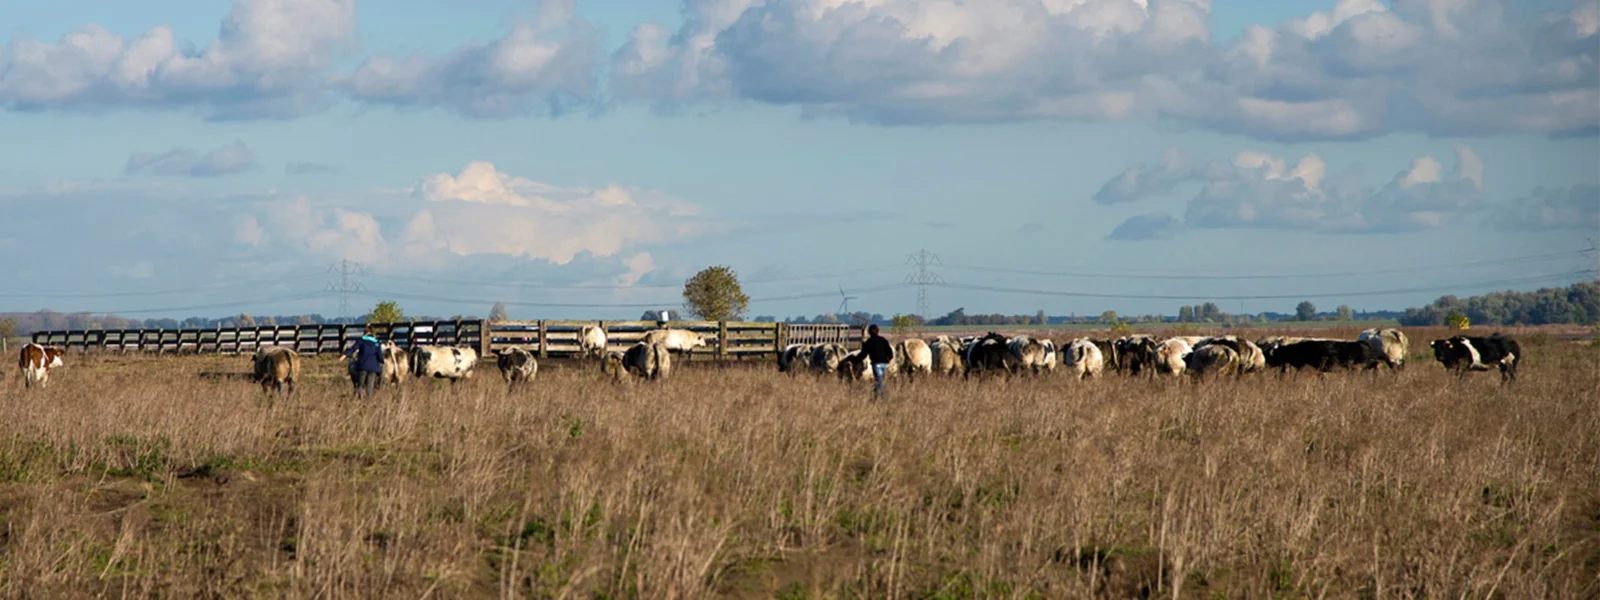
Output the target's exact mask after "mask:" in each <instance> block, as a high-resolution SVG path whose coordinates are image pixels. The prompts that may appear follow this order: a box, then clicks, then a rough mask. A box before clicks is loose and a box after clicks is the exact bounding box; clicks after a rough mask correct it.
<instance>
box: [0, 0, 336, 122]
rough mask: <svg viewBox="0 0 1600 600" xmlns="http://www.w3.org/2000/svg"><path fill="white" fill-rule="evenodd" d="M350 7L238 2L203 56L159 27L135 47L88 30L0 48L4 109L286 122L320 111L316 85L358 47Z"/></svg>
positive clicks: (327, 2) (328, 1)
mask: <svg viewBox="0 0 1600 600" xmlns="http://www.w3.org/2000/svg"><path fill="white" fill-rule="evenodd" d="M355 23H356V16H355V0H236V1H235V2H234V4H233V7H232V9H231V10H230V11H229V12H228V15H227V16H226V17H225V18H224V20H223V22H222V26H221V29H220V31H219V33H218V35H217V39H216V40H215V41H213V42H211V43H210V44H208V45H206V46H205V47H204V48H201V49H198V50H196V49H193V48H190V47H187V46H186V44H184V43H182V42H179V41H178V40H177V39H176V37H175V36H174V34H173V31H172V28H171V27H167V26H159V27H156V28H153V29H151V30H149V31H146V32H145V33H143V34H142V35H140V36H138V37H137V38H135V39H133V40H128V39H124V38H123V37H122V36H119V35H116V34H113V33H111V32H110V31H107V30H106V29H105V28H104V27H101V26H99V25H85V26H83V27H80V28H78V29H76V30H74V31H72V32H69V33H67V34H66V35H63V36H62V37H61V39H60V40H58V41H56V42H55V43H49V42H40V41H35V40H31V39H26V38H13V39H12V40H11V41H10V42H9V43H7V44H6V45H5V46H4V47H3V48H0V107H5V108H10V109H13V110H57V109H65V110H87V111H93V110H103V109H107V108H115V107H149V108H184V109H190V110H194V111H196V112H198V113H200V114H202V115H205V116H207V117H210V118H217V119H231V118H281V117H290V116H295V115H299V114H303V113H305V112H308V111H311V110H314V109H317V108H320V107H322V106H323V105H324V104H325V101H326V97H325V94H324V86H323V84H322V83H321V81H320V78H321V76H322V75H323V74H324V70H325V69H326V68H327V67H328V66H329V65H330V64H331V62H332V61H333V59H334V58H335V57H336V56H337V55H338V53H339V52H340V51H342V50H344V49H347V48H349V47H351V46H353V44H354V40H355Z"/></svg>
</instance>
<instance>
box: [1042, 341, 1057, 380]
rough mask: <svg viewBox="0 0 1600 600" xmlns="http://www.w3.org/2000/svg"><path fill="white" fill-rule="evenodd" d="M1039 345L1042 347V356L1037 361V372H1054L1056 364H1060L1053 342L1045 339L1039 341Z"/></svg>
mask: <svg viewBox="0 0 1600 600" xmlns="http://www.w3.org/2000/svg"><path fill="white" fill-rule="evenodd" d="M1039 344H1040V345H1042V346H1044V355H1043V356H1042V357H1040V360H1039V370H1040V371H1043V372H1046V373H1048V372H1052V371H1055V370H1056V364H1057V363H1059V362H1061V356H1060V353H1059V352H1057V351H1056V342H1055V340H1052V339H1049V338H1046V339H1042V340H1039Z"/></svg>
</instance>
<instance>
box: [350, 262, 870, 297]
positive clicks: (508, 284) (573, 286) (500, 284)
mask: <svg viewBox="0 0 1600 600" xmlns="http://www.w3.org/2000/svg"><path fill="white" fill-rule="evenodd" d="M898 268H900V265H886V266H878V267H867V268H861V269H851V270H849V271H843V272H839V273H814V274H809V275H793V276H785V277H769V278H759V279H747V280H741V281H740V284H741V285H764V284H768V283H784V282H793V281H806V280H812V279H827V278H838V277H851V276H855V275H862V274H866V273H876V272H883V271H888V270H892V269H898ZM371 276H372V277H377V278H381V279H394V280H399V281H416V282H421V283H438V284H446V285H470V286H480V287H495V288H512V289H522V288H526V287H536V288H539V289H544V290H609V291H616V290H637V289H661V290H680V289H683V284H681V283H676V284H656V283H636V284H633V285H612V284H598V283H596V284H586V283H549V282H540V281H483V280H466V279H440V278H435V277H418V276H415V275H397V274H393V273H376V274H372V275H371Z"/></svg>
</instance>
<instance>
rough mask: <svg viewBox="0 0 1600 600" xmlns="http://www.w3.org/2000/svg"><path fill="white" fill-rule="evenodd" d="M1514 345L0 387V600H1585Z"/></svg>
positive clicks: (1566, 461)
mask: <svg viewBox="0 0 1600 600" xmlns="http://www.w3.org/2000/svg"><path fill="white" fill-rule="evenodd" d="M1348 333H1350V334H1351V336H1352V337H1353V332H1348ZM1437 333H1439V332H1437V331H1434V332H1421V331H1411V334H1412V337H1413V340H1412V346H1413V353H1414V354H1417V355H1421V354H1423V353H1425V352H1426V342H1427V339H1431V338H1432V337H1435V335H1431V334H1437ZM1521 341H1522V342H1523V348H1524V350H1525V351H1526V353H1527V355H1528V356H1527V359H1526V361H1525V362H1524V363H1523V365H1522V367H1523V368H1522V373H1521V377H1522V378H1521V380H1520V381H1519V382H1518V383H1517V384H1515V385H1513V386H1509V387H1502V386H1501V385H1500V384H1499V377H1498V375H1496V374H1492V373H1480V374H1476V375H1475V376H1473V377H1470V378H1468V379H1466V380H1464V381H1457V380H1455V379H1454V378H1453V377H1450V376H1447V375H1446V374H1445V373H1444V372H1443V370H1442V369H1440V368H1439V367H1438V365H1437V364H1436V363H1434V362H1433V361H1432V360H1431V357H1421V356H1418V357H1416V358H1414V359H1413V364H1412V365H1411V366H1410V367H1409V368H1408V369H1406V370H1405V371H1403V372H1400V373H1398V374H1390V373H1387V372H1384V373H1380V374H1378V375H1372V374H1365V375H1358V374H1338V375H1328V376H1318V375H1315V374H1310V373H1307V374H1302V375H1298V376H1291V377H1287V378H1279V377H1277V376H1273V375H1264V376H1263V375H1257V376H1246V377H1245V378H1242V379H1238V380H1218V381H1206V382H1195V381H1189V380H1134V379H1125V378H1115V377H1113V378H1108V379H1105V380H1100V381H1088V382H1081V383H1080V382H1077V381H1072V380H1069V379H1067V378H1066V377H1063V376H1055V377H1045V378H1038V379H1034V378H1018V379H1014V380H1010V381H1005V380H998V379H997V380H991V381H983V382H978V381H960V380H919V381H916V382H915V383H908V382H906V381H905V380H903V379H902V380H897V381H896V382H895V383H894V387H893V397H892V398H891V399H890V400H889V401H886V402H876V403H873V402H868V401H867V397H868V388H867V387H865V386H860V385H857V386H854V387H851V386H848V385H845V384H842V383H840V382H837V381H833V380H823V379H816V378H812V377H805V376H802V377H795V378H791V377H788V376H784V375H781V374H778V373H776V372H775V371H774V370H772V369H771V368H770V366H769V365H763V366H762V367H761V368H759V369H757V368H750V367H746V368H729V369H718V368H716V367H714V366H711V365H705V364H694V365H690V366H688V367H687V368H680V369H679V370H678V371H677V372H675V373H674V377H673V378H672V379H670V380H668V381H663V382H659V383H656V384H651V385H645V384H638V383H630V384H626V385H620V386H619V385H613V384H611V383H608V382H606V381H603V380H602V379H601V378H600V374H599V373H598V372H597V371H595V370H591V369H588V368H582V369H580V368H579V366H578V365H566V364H547V365H544V367H543V368H542V369H541V371H540V379H539V381H537V382H535V384H534V385H532V386H530V387H529V388H527V389H525V390H520V391H517V392H515V393H509V394H508V393H507V390H506V389H505V388H504V387H503V386H502V385H500V383H499V380H498V376H497V374H496V373H495V372H494V369H493V367H492V365H491V366H488V367H487V368H480V369H479V372H478V374H477V379H476V380H474V381H471V382H469V383H465V384H462V385H458V386H454V387H452V386H449V385H446V384H441V383H435V382H416V381H414V382H409V383H408V384H407V385H405V386H402V388H401V389H398V390H396V389H387V390H384V391H382V392H380V394H379V397H378V398H376V399H375V400H373V401H358V400H356V399H354V398H352V397H351V394H350V393H349V390H348V385H347V384H345V383H344V381H343V380H342V379H341V378H340V377H339V374H340V370H339V365H337V364H336V363H334V362H332V360H331V359H327V358H323V359H315V360H311V361H309V363H308V366H309V369H308V379H309V381H307V382H305V383H304V384H303V385H302V387H301V393H300V394H299V396H298V397H295V398H293V399H291V400H289V401H280V402H276V403H269V402H267V401H266V399H265V398H264V397H263V396H262V395H261V393H260V390H259V388H257V387H255V386H253V385H251V384H250V383H248V382H246V381H243V380H241V379H234V378H230V377H217V376H216V375H215V374H217V373H230V372H231V373H240V374H242V373H244V372H245V371H246V370H247V359H246V358H244V357H215V356H213V357H182V358H176V357H160V358H157V357H134V356H82V355H72V356H69V357H68V360H69V364H68V366H67V367H66V368H64V369H61V370H59V371H56V372H54V373H53V374H52V381H51V385H50V387H49V388H47V389H45V390H42V391H40V390H33V391H31V392H25V391H24V389H23V387H22V383H21V380H20V377H19V376H18V375H17V373H16V371H15V366H14V364H15V363H14V362H11V360H12V359H9V358H8V360H7V366H6V367H5V369H4V371H3V372H4V375H5V377H4V379H3V382H0V596H5V597H62V596H89V595H100V596H162V597H197V596H201V597H217V596H220V597H403V598H417V597H437V598H453V597H492V596H500V597H538V598H709V597H729V598H774V597H776V598H834V597H852V598H853V597H861V598H884V597H909V598H1079V597H1113V598H1124V597H1159V598H1267V597H1276V598H1322V597H1328V598H1393V597H1400V598H1407V597H1412V598H1416V597H1429V598H1441V597H1451V598H1455V597H1471V598H1595V597H1600V350H1597V349H1596V348H1595V347H1594V346H1592V345H1588V344H1585V343H1576V342H1572V341H1566V340H1562V339H1558V338H1555V337H1549V336H1542V335H1540V334H1538V333H1537V332H1523V337H1522V338H1521ZM678 366H680V367H682V366H683V365H682V364H681V363H680V364H679V365H678Z"/></svg>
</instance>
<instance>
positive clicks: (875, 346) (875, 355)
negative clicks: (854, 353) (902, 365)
mask: <svg viewBox="0 0 1600 600" xmlns="http://www.w3.org/2000/svg"><path fill="white" fill-rule="evenodd" d="M861 352H862V354H866V355H867V360H868V361H869V362H871V363H872V364H875V365H886V364H889V361H891V360H894V348H893V347H891V346H889V340H886V339H884V338H883V336H881V335H875V336H872V337H869V338H867V340H866V341H864V342H861Z"/></svg>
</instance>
